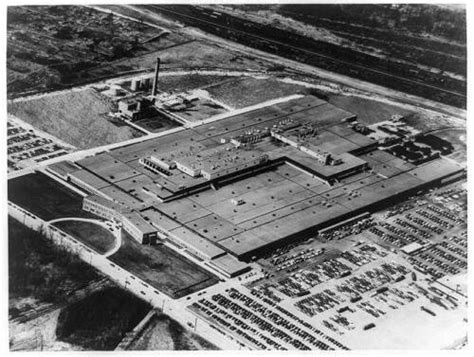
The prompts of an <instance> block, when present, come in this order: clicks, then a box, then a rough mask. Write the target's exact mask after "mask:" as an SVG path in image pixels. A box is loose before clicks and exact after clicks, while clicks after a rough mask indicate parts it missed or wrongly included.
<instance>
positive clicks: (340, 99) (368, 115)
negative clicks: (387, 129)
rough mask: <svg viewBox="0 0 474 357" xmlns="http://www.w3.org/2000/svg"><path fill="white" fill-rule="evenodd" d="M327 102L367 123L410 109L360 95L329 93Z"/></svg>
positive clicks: (404, 113) (404, 114)
mask: <svg viewBox="0 0 474 357" xmlns="http://www.w3.org/2000/svg"><path fill="white" fill-rule="evenodd" d="M328 101H329V103H331V104H333V105H335V106H337V107H339V108H341V109H344V110H347V111H350V112H351V113H354V114H356V115H357V119H358V120H359V121H360V122H362V123H364V124H367V125H370V124H374V123H378V122H381V121H385V120H389V119H390V117H391V116H392V115H394V114H400V115H403V116H406V115H410V114H412V112H411V111H409V110H406V109H403V108H400V107H395V106H393V105H390V104H386V103H382V102H378V101H376V100H370V99H365V98H360V97H353V96H345V95H329V96H328Z"/></svg>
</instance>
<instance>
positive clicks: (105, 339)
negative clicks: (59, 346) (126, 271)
mask: <svg viewBox="0 0 474 357" xmlns="http://www.w3.org/2000/svg"><path fill="white" fill-rule="evenodd" d="M150 308H151V306H150V305H149V304H148V303H147V302H145V301H143V300H140V299H139V298H137V297H136V296H134V295H132V294H131V293H129V292H128V291H125V290H123V289H120V288H118V287H111V288H107V289H104V290H100V291H98V292H95V293H93V294H91V295H90V296H88V297H86V298H85V299H83V300H81V301H79V302H77V303H74V304H71V305H69V306H67V307H66V308H65V309H64V310H63V311H61V314H60V315H59V318H58V326H57V329H56V335H57V337H58V340H60V341H65V342H68V343H72V344H74V345H79V346H82V347H83V348H85V349H88V350H94V351H97V350H113V349H114V348H115V347H116V346H117V345H118V343H119V342H120V341H121V340H122V338H123V337H124V336H125V333H127V332H129V331H131V330H132V329H133V328H134V327H135V326H136V325H137V324H138V323H139V322H140V321H141V320H142V319H143V318H144V317H145V315H146V314H147V312H148V311H149V310H150Z"/></svg>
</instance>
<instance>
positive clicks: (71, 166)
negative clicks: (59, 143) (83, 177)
mask: <svg viewBox="0 0 474 357" xmlns="http://www.w3.org/2000/svg"><path fill="white" fill-rule="evenodd" d="M79 169H80V167H79V166H77V165H76V164H75V163H73V162H71V161H68V160H65V161H60V162H56V163H54V164H51V165H49V166H48V170H49V171H51V172H53V173H55V174H57V175H60V176H66V175H67V174H69V173H71V172H74V171H77V170H79Z"/></svg>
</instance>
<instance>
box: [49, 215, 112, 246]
mask: <svg viewBox="0 0 474 357" xmlns="http://www.w3.org/2000/svg"><path fill="white" fill-rule="evenodd" d="M54 225H55V226H56V227H58V228H59V229H61V230H63V231H64V232H66V233H68V234H70V235H72V236H73V237H74V238H77V239H78V240H79V241H81V242H82V243H84V244H86V245H87V246H88V247H90V248H92V249H94V250H95V251H97V252H98V253H100V254H104V253H106V252H108V251H109V250H110V249H112V248H113V246H114V242H115V237H114V235H113V234H112V233H110V232H109V231H108V230H107V229H105V228H104V227H101V226H99V225H98V224H95V223H91V222H83V221H74V220H70V221H60V222H57V223H54Z"/></svg>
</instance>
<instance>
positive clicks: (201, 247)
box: [171, 226, 225, 259]
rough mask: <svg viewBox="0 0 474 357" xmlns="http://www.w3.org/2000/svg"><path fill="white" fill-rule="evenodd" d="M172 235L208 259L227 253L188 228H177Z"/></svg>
mask: <svg viewBox="0 0 474 357" xmlns="http://www.w3.org/2000/svg"><path fill="white" fill-rule="evenodd" d="M171 234H173V235H174V236H176V237H177V238H178V239H179V240H181V241H182V242H184V243H185V244H186V245H188V246H190V247H192V248H193V249H195V250H196V251H197V252H199V253H200V254H202V255H204V256H205V257H207V258H208V259H214V258H216V257H218V256H220V255H223V254H224V253H225V252H224V251H223V250H222V249H221V248H219V247H217V246H215V245H214V244H213V243H211V242H210V241H208V240H207V239H205V238H202V237H201V236H200V235H199V234H197V233H195V232H193V231H192V230H190V229H188V228H186V227H183V226H182V227H178V228H175V229H173V230H172V231H171Z"/></svg>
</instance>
